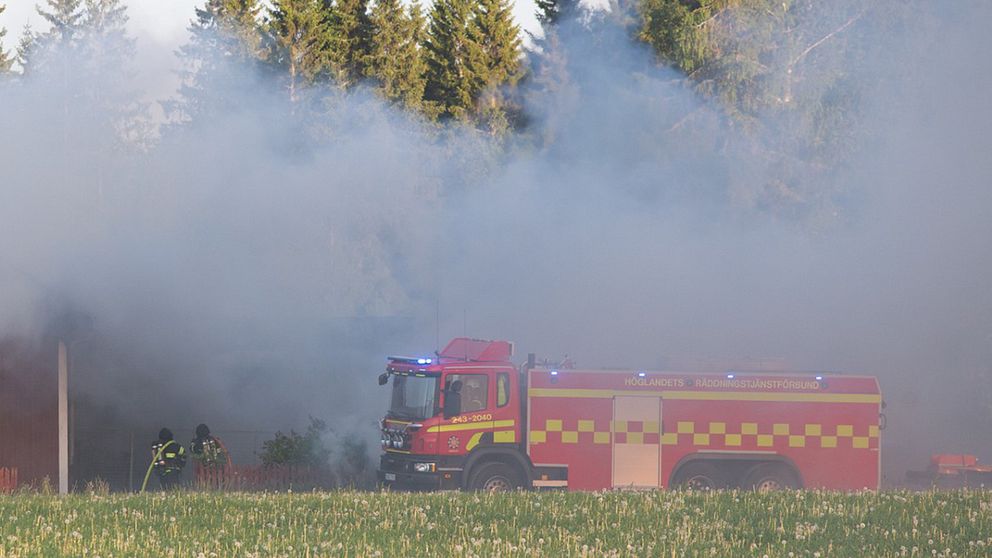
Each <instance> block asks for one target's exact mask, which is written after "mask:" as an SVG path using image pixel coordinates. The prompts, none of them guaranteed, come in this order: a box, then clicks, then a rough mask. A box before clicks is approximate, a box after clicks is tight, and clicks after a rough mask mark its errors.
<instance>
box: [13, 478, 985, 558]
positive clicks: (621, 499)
mask: <svg viewBox="0 0 992 558" xmlns="http://www.w3.org/2000/svg"><path fill="white" fill-rule="evenodd" d="M0 529H2V532H0V556H21V557H26V556H88V557H92V556H100V557H103V558H108V557H111V556H115V557H123V556H149V557H152V556H177V557H186V556H191V557H197V556H204V557H211V556H223V557H228V556H244V557H249V556H259V557H261V556H375V555H382V556H426V555H448V556H468V555H477V556H507V555H524V556H531V555H533V556H563V555H570V556H764V555H768V556H934V555H936V556H988V555H992V492H982V491H957V492H939V493H932V492H924V493H909V492H882V493H861V494H840V493H831V492H805V491H804V492H783V493H777V494H754V493H743V492H720V493H714V494H700V493H696V494H692V493H680V492H650V493H624V492H608V493H515V494H493V495H489V494H471V493H468V494H465V493H440V494H390V493H375V492H372V493H369V492H328V493H313V494H310V493H308V494H219V493H183V492H180V493H175V494H168V495H161V494H155V495H109V496H103V495H74V496H69V497H64V498H60V497H57V496H44V495H37V494H18V495H14V496H0Z"/></svg>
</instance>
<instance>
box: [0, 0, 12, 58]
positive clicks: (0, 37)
mask: <svg viewBox="0 0 992 558" xmlns="http://www.w3.org/2000/svg"><path fill="white" fill-rule="evenodd" d="M6 9H7V6H4V5H3V4H0V14H2V13H3V12H4V10H6ZM6 35H7V29H6V28H4V27H2V26H0V74H4V73H7V72H9V71H10V68H11V67H12V66H13V65H14V58H13V57H11V56H10V53H8V52H6V51H4V50H3V38H4V37H5V36H6Z"/></svg>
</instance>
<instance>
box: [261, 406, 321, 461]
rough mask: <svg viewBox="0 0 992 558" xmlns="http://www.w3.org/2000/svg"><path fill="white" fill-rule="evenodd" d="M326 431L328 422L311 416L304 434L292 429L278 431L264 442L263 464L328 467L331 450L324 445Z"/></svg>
mask: <svg viewBox="0 0 992 558" xmlns="http://www.w3.org/2000/svg"><path fill="white" fill-rule="evenodd" d="M326 431H327V423H326V422H324V421H322V420H320V419H317V418H314V417H310V425H309V426H307V430H306V432H305V433H303V434H300V433H298V432H296V431H295V430H290V431H289V434H283V433H282V432H281V431H280V432H276V435H275V437H273V438H272V439H271V440H266V441H265V442H262V453H261V455H260V457H261V459H262V464H263V465H265V466H273V465H297V466H308V467H327V465H328V460H329V458H330V455H331V452H330V450H328V449H327V448H326V447H324V442H323V435H324V433H325V432H326Z"/></svg>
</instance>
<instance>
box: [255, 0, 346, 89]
mask: <svg viewBox="0 0 992 558" xmlns="http://www.w3.org/2000/svg"><path fill="white" fill-rule="evenodd" d="M331 23H332V21H331V20H330V19H329V18H328V17H327V9H326V5H325V4H324V3H323V2H321V1H320V0H273V2H272V7H271V8H270V9H269V21H268V26H267V42H268V56H267V62H268V64H269V65H270V66H271V67H272V68H274V69H276V70H277V71H279V72H280V73H283V74H284V76H285V83H286V90H287V93H288V95H289V100H290V102H294V103H295V102H296V101H298V100H299V95H300V92H301V90H302V89H303V88H305V87H307V86H309V85H312V84H314V83H316V82H317V81H320V80H321V79H323V78H325V77H327V76H329V75H330V73H331V70H332V65H333V61H334V50H333V49H334V46H335V42H336V41H335V40H334V39H335V37H334V33H333V29H332V27H331Z"/></svg>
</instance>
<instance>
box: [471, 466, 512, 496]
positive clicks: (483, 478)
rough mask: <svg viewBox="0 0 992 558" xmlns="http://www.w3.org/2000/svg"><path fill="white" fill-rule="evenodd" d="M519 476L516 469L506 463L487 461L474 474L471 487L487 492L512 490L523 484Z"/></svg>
mask: <svg viewBox="0 0 992 558" xmlns="http://www.w3.org/2000/svg"><path fill="white" fill-rule="evenodd" d="M517 477H518V475H517V472H516V470H514V468H513V467H510V466H509V465H507V464H505V463H487V464H485V465H482V466H481V467H479V468H478V469H477V470H476V472H475V473H474V474H473V475H472V482H471V483H469V487H470V488H471V489H473V490H482V491H485V492H510V491H513V490H516V489H517V488H518V487H519V486H520V484H521V483H520V481H519V480H518V478H517Z"/></svg>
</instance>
